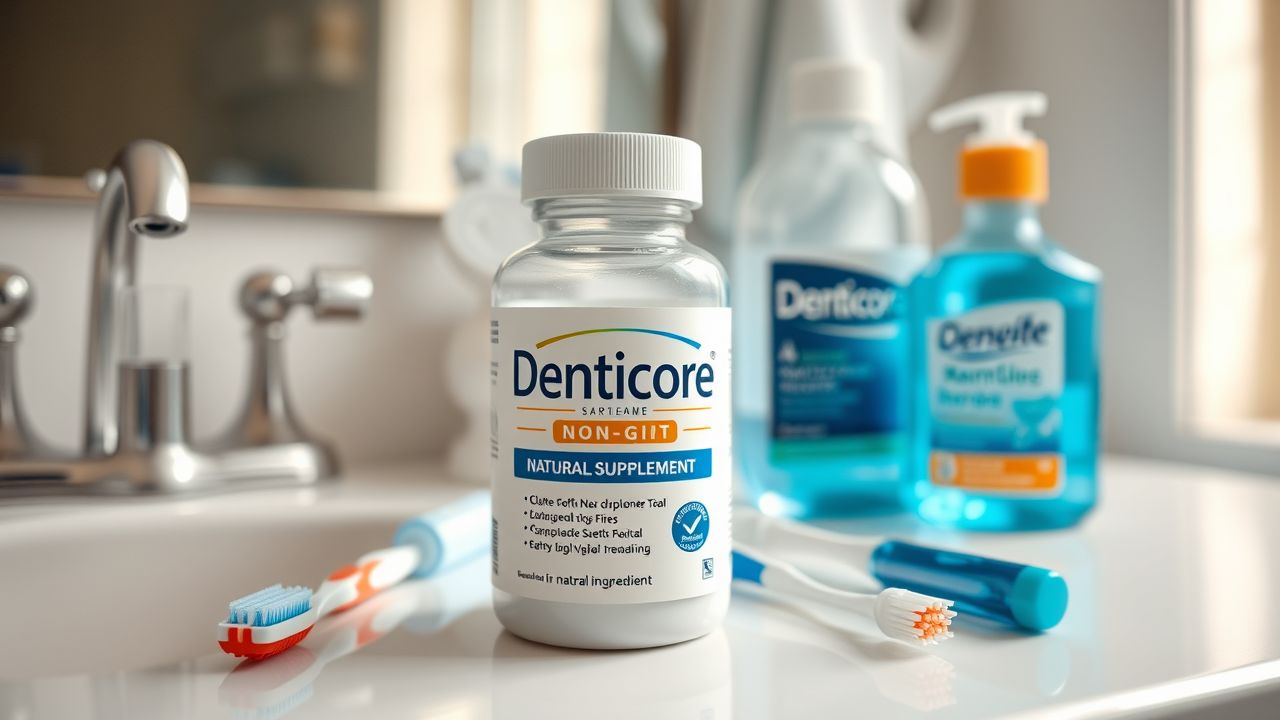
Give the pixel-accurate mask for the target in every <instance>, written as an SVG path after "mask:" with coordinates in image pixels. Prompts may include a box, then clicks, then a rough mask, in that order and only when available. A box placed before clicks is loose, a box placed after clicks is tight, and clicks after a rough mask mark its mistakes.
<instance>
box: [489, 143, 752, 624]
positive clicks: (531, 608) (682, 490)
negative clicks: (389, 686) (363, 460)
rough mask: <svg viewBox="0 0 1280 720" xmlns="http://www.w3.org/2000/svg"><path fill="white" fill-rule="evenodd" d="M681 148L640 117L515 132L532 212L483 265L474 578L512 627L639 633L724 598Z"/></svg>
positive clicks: (707, 269)
mask: <svg viewBox="0 0 1280 720" xmlns="http://www.w3.org/2000/svg"><path fill="white" fill-rule="evenodd" d="M701 155H702V153H701V149H700V148H699V147H698V145H697V144H696V143H694V142H692V141H690V140H685V139H682V138H675V137H668V136H664V135H646V134H640V133H590V134H579V135H559V136H554V137H545V138H540V139H538V140H534V141H532V142H530V143H528V144H526V145H525V146H524V168H523V173H524V180H523V191H522V195H523V200H524V202H525V203H526V204H528V205H530V206H532V209H533V217H534V220H535V221H537V223H538V225H539V228H540V237H539V239H538V241H537V242H535V243H533V244H531V245H529V246H528V247H526V248H524V249H522V250H520V251H518V252H516V253H515V254H514V255H512V256H511V257H510V258H508V259H507V261H506V262H505V263H504V264H503V265H502V267H501V268H500V269H499V270H498V273H497V276H496V277H495V278H494V283H493V321H492V329H491V330H492V332H491V339H492V347H493V359H492V367H491V376H492V381H493V387H492V402H493V414H492V431H493V444H492V455H493V529H492V533H493V586H494V605H495V608H496V611H497V614H498V618H499V619H500V620H501V621H502V624H503V625H505V626H506V628H507V629H508V630H510V631H511V632H513V633H515V634H516V635H519V636H521V637H523V638H526V639H529V640H534V641H537V642H544V643H549V644H553V645H563V646H568V647H577V648H597V649H622V648H639V647H652V646H657V645H667V644H670V643H676V642H681V641H684V640H690V639H692V638H696V637H699V636H702V635H705V634H707V633H709V632H711V631H712V630H714V629H715V628H716V627H718V626H719V624H720V622H721V620H722V619H723V617H724V614H725V611H726V610H727V609H728V604H729V582H730V579H731V576H732V572H731V567H730V562H731V561H730V539H729V537H730V534H729V527H730V518H729V507H730V493H731V473H732V460H731V455H730V453H731V451H730V423H731V410H730V397H729V389H730V384H731V381H730V375H729V361H730V351H729V342H730V335H731V331H730V328H731V322H730V311H729V309H728V307H727V305H728V293H727V289H726V286H725V276H724V270H723V269H722V268H721V266H720V264H719V263H718V262H717V261H716V260H715V258H713V257H712V256H711V255H709V254H707V253H706V252H704V251H702V250H700V249H698V248H697V247H695V246H693V245H692V244H690V243H689V242H688V240H686V239H685V226H686V225H688V223H689V221H690V218H691V216H692V212H693V210H694V209H695V208H697V207H698V206H699V205H701V203H702V172H701V160H702V157H701Z"/></svg>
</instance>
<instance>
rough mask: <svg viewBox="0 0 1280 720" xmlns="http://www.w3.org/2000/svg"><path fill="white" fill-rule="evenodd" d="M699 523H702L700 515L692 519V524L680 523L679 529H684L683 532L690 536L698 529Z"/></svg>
mask: <svg viewBox="0 0 1280 720" xmlns="http://www.w3.org/2000/svg"><path fill="white" fill-rule="evenodd" d="M701 522H702V516H701V515H699V516H697V517H695V518H694V519H693V522H692V523H690V524H689V525H685V524H684V523H680V527H682V528H684V531H685V532H687V533H689V534H690V535H692V534H693V531H694V530H695V529H696V528H697V527H698V525H699V524H700V523H701Z"/></svg>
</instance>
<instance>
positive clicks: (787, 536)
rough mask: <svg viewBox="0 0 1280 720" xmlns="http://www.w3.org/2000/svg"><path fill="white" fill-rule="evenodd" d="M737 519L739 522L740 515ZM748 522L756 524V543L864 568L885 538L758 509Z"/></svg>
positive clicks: (754, 539)
mask: <svg viewBox="0 0 1280 720" xmlns="http://www.w3.org/2000/svg"><path fill="white" fill-rule="evenodd" d="M734 521H735V524H737V523H738V522H739V518H737V517H735V518H734ZM749 522H751V523H752V524H753V526H754V529H755V537H754V538H752V542H753V543H755V544H756V545H757V546H762V547H769V548H773V549H775V550H781V551H787V552H795V553H804V554H808V555H814V556H818V557H821V558H823V559H828V560H835V561H839V562H840V563H841V564H844V565H848V566H850V567H854V568H857V569H860V570H863V571H866V570H867V569H868V568H869V567H870V559H871V551H872V550H875V549H876V546H877V545H879V544H880V543H882V542H884V541H885V539H884V538H883V537H877V536H864V535H843V534H841V533H836V532H831V531H829V530H822V529H820V528H816V527H811V526H809V525H804V524H802V523H798V522H792V521H790V520H784V519H782V518H775V517H770V516H768V515H764V514H762V513H759V512H753V513H751V515H750V520H749ZM734 529H735V530H736V529H737V528H736V527H735V528H734Z"/></svg>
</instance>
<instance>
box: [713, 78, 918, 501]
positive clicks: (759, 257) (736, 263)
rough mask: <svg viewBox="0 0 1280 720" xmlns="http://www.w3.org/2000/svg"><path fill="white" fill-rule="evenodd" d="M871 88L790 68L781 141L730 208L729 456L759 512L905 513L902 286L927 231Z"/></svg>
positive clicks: (864, 81)
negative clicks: (882, 133) (734, 220)
mask: <svg viewBox="0 0 1280 720" xmlns="http://www.w3.org/2000/svg"><path fill="white" fill-rule="evenodd" d="M879 80H880V76H879V73H878V68H877V67H876V66H874V65H865V64H854V63H849V62H847V61H831V60H822V61H811V62H808V63H804V64H801V65H799V66H797V67H796V68H795V70H794V72H793V73H792V77H791V85H790V88H791V120H792V128H791V132H790V133H788V138H787V140H786V141H784V142H783V143H782V144H781V145H780V147H779V148H778V149H777V151H776V152H773V153H771V154H769V155H767V156H766V157H765V158H764V159H763V161H762V162H761V163H760V164H759V165H758V166H757V167H756V168H755V169H754V171H753V172H752V173H751V175H750V177H749V178H748V181H747V184H746V187H745V189H744V194H743V197H742V202H741V205H740V208H739V212H740V214H739V219H738V232H737V237H736V239H735V243H734V252H733V263H732V272H731V277H732V278H733V281H734V286H735V291H734V296H733V306H734V313H733V317H734V323H735V324H734V345H735V350H734V359H735V368H734V400H735V420H734V429H735V433H736V439H735V442H734V450H735V453H736V457H737V458H738V460H739V464H740V467H741V469H742V476H743V480H744V485H745V488H746V489H747V491H748V492H749V493H750V494H751V495H752V496H753V499H754V501H755V502H756V504H757V505H758V506H759V507H760V509H761V510H762V511H764V512H767V513H770V514H779V515H787V516H792V517H821V516H841V515H855V514H867V513H875V512H886V511H894V510H898V509H900V508H901V504H900V497H899V488H900V486H901V483H902V480H903V477H904V472H905V468H906V466H907V463H908V461H909V458H910V451H909V440H910V436H909V427H910V426H909V417H908V416H909V411H910V382H909V375H908V372H909V348H908V343H909V333H908V325H907V320H908V311H907V301H908V291H907V288H908V285H909V283H910V281H911V279H912V277H913V276H914V275H915V273H916V271H917V270H919V269H920V267H921V266H922V265H923V264H924V262H925V260H926V259H927V250H926V249H925V246H926V237H925V236H926V234H927V228H926V222H925V216H924V212H923V204H922V202H921V193H920V187H919V184H918V182H917V181H916V178H915V176H914V175H913V174H912V172H911V171H910V170H909V169H908V168H907V166H905V165H904V164H902V163H901V162H899V161H897V160H896V159H894V158H893V157H891V156H890V155H888V154H887V153H886V152H885V151H884V150H882V149H881V147H880V145H879V144H878V143H877V141H876V131H877V128H876V123H877V122H878V120H879V116H880V113H879V109H880V105H881V103H880V97H881V92H880V82H879Z"/></svg>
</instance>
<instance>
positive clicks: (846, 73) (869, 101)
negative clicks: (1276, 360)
mask: <svg viewBox="0 0 1280 720" xmlns="http://www.w3.org/2000/svg"><path fill="white" fill-rule="evenodd" d="M883 83H884V80H883V75H882V73H881V72H880V66H879V65H876V64H875V63H870V62H856V61H853V60H844V59H838V58H820V59H815V60H805V61H802V62H799V63H796V64H795V65H793V66H792V67H791V122H792V123H793V124H797V123H804V122H814V121H823V120H828V121H861V122H866V123H869V124H872V125H875V124H878V123H879V122H881V120H882V119H883V115H884V90H883Z"/></svg>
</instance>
